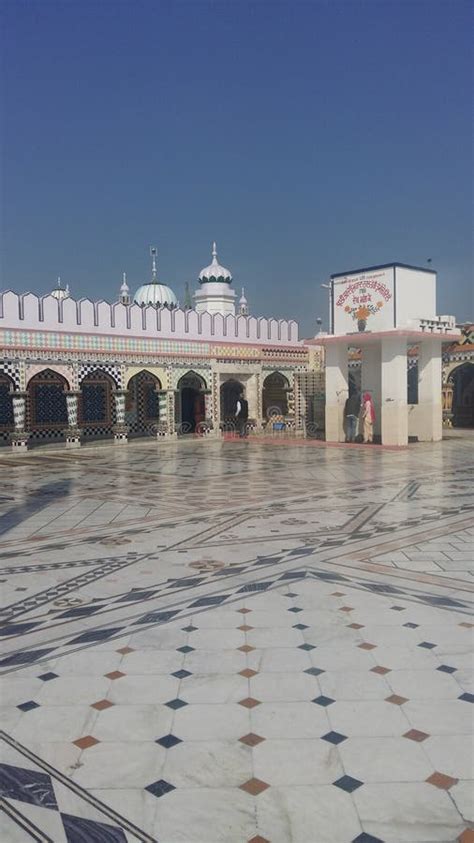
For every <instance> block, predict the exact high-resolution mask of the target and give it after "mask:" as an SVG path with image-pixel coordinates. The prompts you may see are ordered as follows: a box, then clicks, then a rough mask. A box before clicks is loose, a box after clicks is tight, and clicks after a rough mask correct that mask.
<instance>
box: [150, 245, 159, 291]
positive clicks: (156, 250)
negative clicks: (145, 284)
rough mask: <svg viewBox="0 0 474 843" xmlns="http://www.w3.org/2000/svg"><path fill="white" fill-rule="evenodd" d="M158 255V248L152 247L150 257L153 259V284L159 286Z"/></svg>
mask: <svg viewBox="0 0 474 843" xmlns="http://www.w3.org/2000/svg"><path fill="white" fill-rule="evenodd" d="M157 254H158V249H157V248H156V246H150V257H151V283H152V284H157V277H158V270H157V268H156V256H157Z"/></svg>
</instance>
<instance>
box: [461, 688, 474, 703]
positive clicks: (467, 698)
mask: <svg viewBox="0 0 474 843" xmlns="http://www.w3.org/2000/svg"><path fill="white" fill-rule="evenodd" d="M458 700H462V701H463V702H470V703H474V694H468V693H467V691H466V693H465V694H461V696H460V697H458Z"/></svg>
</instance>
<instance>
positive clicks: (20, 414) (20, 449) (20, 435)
mask: <svg viewBox="0 0 474 843" xmlns="http://www.w3.org/2000/svg"><path fill="white" fill-rule="evenodd" d="M27 395H28V393H27V392H13V391H12V392H11V396H12V403H13V423H14V425H15V430H14V431H13V433H10V442H11V444H12V448H13V450H14V451H16V452H17V453H19V454H20V453H26V451H27V450H28V439H29V438H30V435H31V434H30V433H29V431H27V430H25V426H26V398H27Z"/></svg>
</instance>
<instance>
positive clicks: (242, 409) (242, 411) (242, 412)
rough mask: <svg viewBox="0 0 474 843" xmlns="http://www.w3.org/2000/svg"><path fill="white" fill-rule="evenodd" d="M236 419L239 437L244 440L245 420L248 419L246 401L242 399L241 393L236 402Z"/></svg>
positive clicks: (245, 434) (245, 433) (245, 431)
mask: <svg viewBox="0 0 474 843" xmlns="http://www.w3.org/2000/svg"><path fill="white" fill-rule="evenodd" d="M235 417H236V419H237V427H238V431H239V436H240V438H241V439H244V438H245V437H246V436H247V420H248V417H249V405H248V401H247V400H246V399H245V398H244V394H243V392H241V393H240V395H239V397H238V400H237V412H236V414H235Z"/></svg>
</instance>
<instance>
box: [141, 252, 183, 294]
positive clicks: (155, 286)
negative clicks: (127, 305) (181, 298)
mask: <svg viewBox="0 0 474 843" xmlns="http://www.w3.org/2000/svg"><path fill="white" fill-rule="evenodd" d="M156 254H157V249H156V248H155V247H154V246H151V247H150V255H151V281H150V282H149V283H148V284H142V286H141V287H139V288H138V290H137V291H136V293H135V295H134V297H133V301H134V302H135V303H136V304H143V305H147V304H154V305H155V306H156V307H160V306H161V307H163V306H168V307H178V299H177V298H176V296H175V294H174V293H173V290H172V289H171V287H168V286H167V285H166V284H160V283H159V282H158V273H157V269H156Z"/></svg>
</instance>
